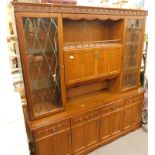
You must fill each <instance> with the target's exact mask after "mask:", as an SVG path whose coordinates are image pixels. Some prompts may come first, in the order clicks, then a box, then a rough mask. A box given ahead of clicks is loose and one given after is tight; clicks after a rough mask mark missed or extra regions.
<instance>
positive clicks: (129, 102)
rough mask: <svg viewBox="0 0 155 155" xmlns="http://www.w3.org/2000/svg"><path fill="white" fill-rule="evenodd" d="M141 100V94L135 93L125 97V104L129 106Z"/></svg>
mask: <svg viewBox="0 0 155 155" xmlns="http://www.w3.org/2000/svg"><path fill="white" fill-rule="evenodd" d="M142 100H143V94H142V93H141V94H137V95H135V96H132V97H129V98H127V99H125V106H130V105H132V104H135V103H138V102H141V101H142Z"/></svg>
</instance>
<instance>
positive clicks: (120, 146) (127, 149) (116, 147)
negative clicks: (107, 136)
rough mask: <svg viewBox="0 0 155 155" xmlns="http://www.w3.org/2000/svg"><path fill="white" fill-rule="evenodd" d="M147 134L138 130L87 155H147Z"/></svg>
mask: <svg viewBox="0 0 155 155" xmlns="http://www.w3.org/2000/svg"><path fill="white" fill-rule="evenodd" d="M147 136H148V133H147V132H145V131H144V130H143V129H138V130H136V131H134V132H131V133H129V134H128V135H126V136H124V137H121V138H119V139H118V140H115V141H114V142H112V143H110V144H107V145H105V146H103V147H100V148H98V149H97V150H95V151H93V152H91V153H89V154H88V155H147V154H148V153H147V149H148V148H147V142H148V141H147Z"/></svg>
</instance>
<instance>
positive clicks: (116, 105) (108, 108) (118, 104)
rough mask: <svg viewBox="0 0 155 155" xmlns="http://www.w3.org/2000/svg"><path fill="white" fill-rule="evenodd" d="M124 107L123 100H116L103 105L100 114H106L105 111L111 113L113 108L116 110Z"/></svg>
mask: <svg viewBox="0 0 155 155" xmlns="http://www.w3.org/2000/svg"><path fill="white" fill-rule="evenodd" d="M123 107H124V100H122V101H118V102H114V103H112V104H110V105H107V106H106V107H103V108H102V110H101V114H102V115H104V114H107V113H111V112H113V111H114V110H118V109H121V108H123Z"/></svg>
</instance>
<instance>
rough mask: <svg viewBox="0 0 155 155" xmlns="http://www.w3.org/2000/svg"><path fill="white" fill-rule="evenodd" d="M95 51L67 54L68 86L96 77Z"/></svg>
mask: <svg viewBox="0 0 155 155" xmlns="http://www.w3.org/2000/svg"><path fill="white" fill-rule="evenodd" d="M94 57H95V54H94V52H93V51H87V52H86V51H81V52H74V53H73V52H66V53H65V78H66V83H67V84H72V83H75V82H79V81H83V80H86V79H88V78H89V77H90V76H94V75H95V67H94V66H95V58H94Z"/></svg>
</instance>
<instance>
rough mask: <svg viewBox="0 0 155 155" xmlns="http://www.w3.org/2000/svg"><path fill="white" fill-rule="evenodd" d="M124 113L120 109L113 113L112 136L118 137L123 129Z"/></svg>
mask: <svg viewBox="0 0 155 155" xmlns="http://www.w3.org/2000/svg"><path fill="white" fill-rule="evenodd" d="M122 113H123V110H122V109H119V110H117V111H114V112H113V113H112V135H117V134H119V133H120V132H121V129H122Z"/></svg>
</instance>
